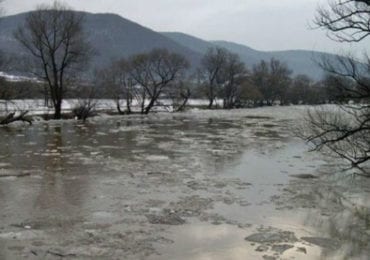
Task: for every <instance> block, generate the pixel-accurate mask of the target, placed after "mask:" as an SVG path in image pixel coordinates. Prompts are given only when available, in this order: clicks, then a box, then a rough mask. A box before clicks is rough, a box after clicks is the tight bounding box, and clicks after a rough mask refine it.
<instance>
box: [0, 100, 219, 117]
mask: <svg viewBox="0 0 370 260" xmlns="http://www.w3.org/2000/svg"><path fill="white" fill-rule="evenodd" d="M83 102H84V100H78V99H65V100H63V103H62V110H63V112H71V111H72V109H73V108H75V107H77V106H78V105H79V104H81V103H83ZM92 102H93V103H94V104H95V109H96V110H97V111H106V110H110V111H115V110H116V103H115V101H114V100H111V99H99V100H92ZM159 102H160V104H159V105H157V106H155V107H154V108H153V110H154V111H164V112H172V110H173V109H172V105H171V104H172V101H171V100H167V99H162V100H160V101H159ZM148 103H149V100H147V101H146V104H148ZM120 105H121V107H122V109H126V102H125V101H124V100H122V101H120ZM188 105H189V106H193V107H194V106H207V105H208V101H207V100H198V99H190V100H189V101H188ZM216 105H218V106H222V101H221V100H218V101H217V102H216ZM132 110H133V111H140V105H139V104H137V103H136V102H133V104H132ZM13 111H29V114H30V115H40V114H53V111H54V110H53V106H52V104H51V101H50V105H49V106H45V101H44V100H43V99H22V100H10V101H6V100H0V115H1V114H5V113H7V112H13Z"/></svg>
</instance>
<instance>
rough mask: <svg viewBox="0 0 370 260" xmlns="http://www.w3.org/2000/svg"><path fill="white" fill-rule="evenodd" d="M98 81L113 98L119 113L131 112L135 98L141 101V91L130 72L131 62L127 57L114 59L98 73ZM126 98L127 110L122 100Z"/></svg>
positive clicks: (138, 101)
mask: <svg viewBox="0 0 370 260" xmlns="http://www.w3.org/2000/svg"><path fill="white" fill-rule="evenodd" d="M97 77H98V79H97V81H98V82H99V83H98V84H100V85H101V86H102V87H103V88H104V89H105V90H106V95H107V96H108V97H109V98H113V99H114V101H115V103H116V108H117V111H118V113H119V114H121V115H123V114H130V113H131V112H132V109H131V106H132V102H133V101H134V100H136V101H137V103H140V96H141V95H140V93H138V89H135V82H134V80H133V78H132V77H131V74H130V64H129V62H128V61H127V60H126V59H124V58H123V59H120V60H118V61H113V62H112V64H111V65H110V66H109V67H108V68H106V69H104V70H101V71H99V72H98V73H97ZM122 100H125V103H126V111H124V110H123V108H122V105H121V101H122Z"/></svg>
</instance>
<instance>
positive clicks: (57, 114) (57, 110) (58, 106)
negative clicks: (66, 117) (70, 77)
mask: <svg viewBox="0 0 370 260" xmlns="http://www.w3.org/2000/svg"><path fill="white" fill-rule="evenodd" d="M61 118H62V101H60V100H58V101H57V102H56V103H55V106H54V119H56V120H59V119H61Z"/></svg>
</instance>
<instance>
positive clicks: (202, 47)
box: [0, 11, 334, 79]
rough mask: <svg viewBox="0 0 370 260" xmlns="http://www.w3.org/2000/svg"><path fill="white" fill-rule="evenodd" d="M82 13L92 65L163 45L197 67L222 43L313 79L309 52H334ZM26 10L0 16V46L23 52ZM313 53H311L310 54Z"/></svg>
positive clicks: (247, 58)
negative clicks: (20, 36) (19, 31)
mask: <svg viewBox="0 0 370 260" xmlns="http://www.w3.org/2000/svg"><path fill="white" fill-rule="evenodd" d="M76 12H79V13H82V14H83V15H84V16H85V21H84V28H85V31H86V34H87V36H88V40H89V42H91V43H92V45H93V47H94V48H95V49H96V50H97V53H98V55H97V56H96V57H94V58H93V59H92V67H93V68H102V67H105V66H107V65H108V64H109V63H110V62H111V61H112V60H117V59H119V58H123V57H125V58H127V57H129V56H131V55H134V54H138V53H142V52H148V51H150V50H152V49H154V48H166V49H169V50H170V51H172V52H177V53H180V54H182V55H184V56H185V57H186V58H187V59H188V60H189V62H190V63H191V64H192V67H193V68H196V67H197V66H198V65H199V63H200V60H201V58H202V55H203V54H204V53H205V52H206V51H207V49H208V48H210V47H223V48H226V49H228V50H230V51H232V52H234V53H237V54H238V55H240V57H241V60H242V61H243V62H245V63H246V65H247V66H248V67H249V68H251V67H252V66H253V65H255V64H256V63H258V62H260V61H261V60H262V59H263V60H269V59H271V58H277V59H279V60H281V61H283V62H285V63H286V64H287V65H288V66H289V68H290V69H292V70H293V72H294V75H297V74H307V75H308V76H310V77H312V78H313V79H320V78H321V77H322V76H323V72H322V70H321V68H320V67H319V66H318V64H317V63H315V62H313V60H312V56H322V55H323V56H327V57H332V56H334V55H332V54H328V53H324V52H317V51H310V50H287V51H258V50H255V49H253V48H251V47H249V46H246V45H243V44H238V43H234V42H230V41H206V40H203V39H201V38H197V37H194V36H191V35H188V34H185V33H180V32H156V31H154V30H152V29H150V28H147V27H145V26H142V25H140V24H139V23H136V22H135V21H131V20H129V19H126V18H123V17H121V16H120V15H118V14H114V13H88V12H80V11H76ZM28 13H29V12H26V13H20V14H15V15H10V16H4V17H1V18H0V49H1V50H3V51H4V52H7V53H12V54H14V53H16V54H25V53H26V51H25V50H24V49H23V48H22V46H20V44H19V43H18V42H17V41H16V40H15V39H14V37H13V32H14V30H15V29H16V28H18V26H21V25H22V24H23V23H24V20H25V17H26V15H27V14H28ZM312 54H314V55H312Z"/></svg>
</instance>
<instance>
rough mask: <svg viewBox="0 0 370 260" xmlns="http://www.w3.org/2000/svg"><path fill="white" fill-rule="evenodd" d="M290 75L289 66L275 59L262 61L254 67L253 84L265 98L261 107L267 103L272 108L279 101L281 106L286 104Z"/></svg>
mask: <svg viewBox="0 0 370 260" xmlns="http://www.w3.org/2000/svg"><path fill="white" fill-rule="evenodd" d="M290 74H291V71H290V70H289V69H288V67H287V65H286V64H284V63H282V62H280V61H279V60H276V59H274V58H272V59H271V60H270V61H269V62H266V61H264V60H262V61H261V62H260V63H259V64H257V65H255V66H254V67H253V73H252V80H253V83H254V85H255V86H256V87H257V88H258V89H259V91H260V92H261V94H262V96H263V100H261V105H263V103H264V101H265V102H266V104H267V105H269V106H272V105H273V104H274V102H275V101H276V100H278V99H280V104H281V105H283V104H284V103H285V99H286V91H287V89H288V86H289V84H290Z"/></svg>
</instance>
